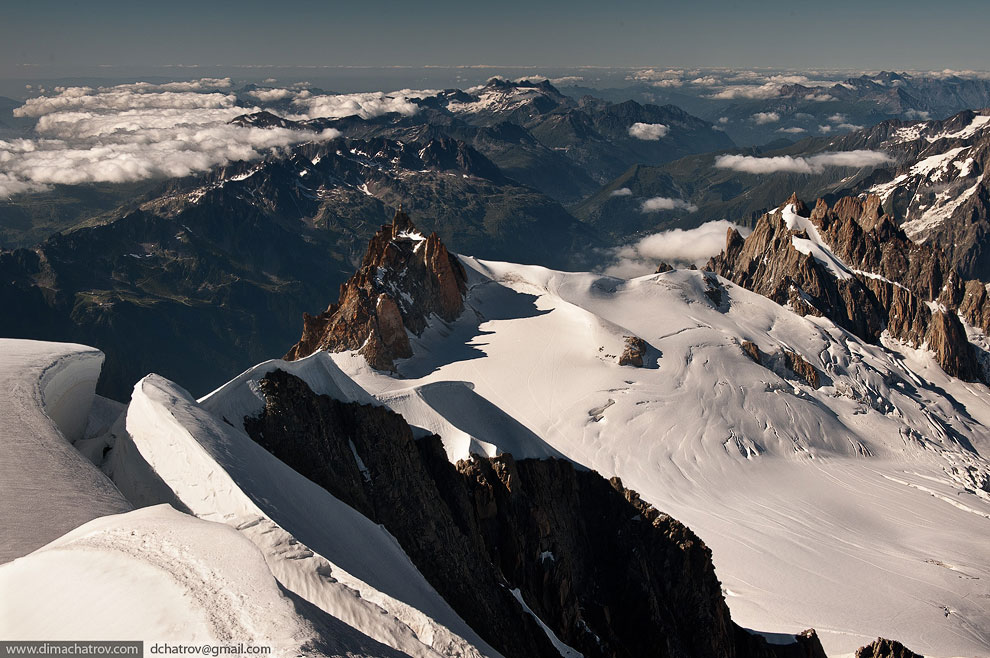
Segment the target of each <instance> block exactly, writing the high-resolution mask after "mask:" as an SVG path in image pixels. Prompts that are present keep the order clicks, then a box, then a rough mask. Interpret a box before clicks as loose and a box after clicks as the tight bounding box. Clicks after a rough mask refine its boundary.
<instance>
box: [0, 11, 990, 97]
mask: <svg viewBox="0 0 990 658" xmlns="http://www.w3.org/2000/svg"><path fill="white" fill-rule="evenodd" d="M985 9H986V6H985V3H983V2H980V1H979V0H949V1H947V2H942V3H939V4H938V5H936V6H932V5H930V4H929V3H923V2H918V1H914V0H908V1H902V2H894V1H892V0H874V1H873V2H865V3H864V2H851V1H849V0H838V1H835V2H830V3H827V4H826V3H814V4H813V3H800V4H796V3H793V2H784V1H783V0H769V1H765V2H759V3H753V2H733V1H731V0H708V1H704V2H695V3H691V4H690V5H688V6H685V5H683V4H682V3H673V2H652V3H647V2H629V1H627V2H620V3H613V4H609V5H602V4H600V3H591V2H585V1H580V2H567V3H565V2H562V1H560V0H553V1H549V2H542V3H523V2H519V1H518V0H510V1H508V2H503V3H498V4H497V5H496V4H493V5H490V6H487V7H478V6H465V5H463V4H461V3H455V2H450V1H448V0H443V1H440V2H434V3H430V4H429V5H428V6H416V7H409V6H404V5H400V4H398V3H394V2H365V3H358V4H349V3H348V4H345V3H340V2H316V1H314V0H295V1H293V2H288V3H282V4H280V5H279V6H278V11H273V10H272V8H271V6H270V5H268V4H267V3H260V2H256V1H254V0H248V1H245V2H239V3H237V4H231V3H214V4H204V3H192V2H189V1H188V0H178V1H176V2H171V3H168V4H167V5H165V4H163V5H141V6H139V7H137V6H134V5H131V4H127V3H123V2H120V1H119V0H104V1H100V2H94V3H88V4H86V5H85V6H82V5H75V4H70V3H66V2H62V1H56V0H41V1H39V2H33V3H20V4H17V5H11V6H8V7H7V8H5V17H4V26H3V27H0V78H3V79H8V80H10V79H27V78H32V79H39V78H59V77H74V76H87V75H94V74H95V73H97V72H100V71H104V72H107V71H109V72H112V73H113V74H114V75H116V74H117V73H124V72H125V71H126V72H127V73H126V74H125V76H129V75H132V74H134V75H150V74H152V73H153V72H154V71H156V70H159V69H160V70H175V71H182V70H184V69H186V68H194V69H197V70H208V71H212V70H224V69H229V70H235V69H240V68H244V67H258V68H261V69H278V68H282V67H289V68H300V69H304V68H307V67H352V66H367V67H374V68H388V67H395V66H409V67H414V68H421V67H429V66H437V67H441V68H455V67H458V66H465V67H470V66H485V67H489V68H504V69H517V68H534V67H536V68H551V69H552V68H558V69H559V68H568V69H574V68H579V67H584V66H599V67H604V68H640V67H651V66H664V67H693V68H715V67H726V66H731V68H741V69H746V68H751V69H755V68H767V67H769V68H775V69H776V68H787V69H790V70H800V69H819V68H828V69H832V70H836V69H849V70H871V71H877V70H898V71H900V70H932V71H941V70H943V69H956V70H967V69H975V70H979V69H985V68H987V67H988V66H990V57H988V55H990V50H988V47H987V45H986V40H985V34H986V33H987V32H988V30H990V12H986V11H985ZM946 22H951V23H952V29H951V30H948V29H945V27H946ZM785 62H786V67H784V66H782V64H783V63H785Z"/></svg>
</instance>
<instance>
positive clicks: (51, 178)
mask: <svg viewBox="0 0 990 658" xmlns="http://www.w3.org/2000/svg"><path fill="white" fill-rule="evenodd" d="M222 86H229V81H228V80H225V79H221V80H217V79H215V78H207V79H204V80H201V81H192V82H182V83H165V84H159V85H150V84H147V83H135V84H127V85H118V86H115V87H101V88H95V89H94V88H91V87H67V88H58V89H56V90H55V91H54V93H53V94H51V95H46V96H39V97H36V98H32V99H29V100H28V101H27V102H25V103H24V105H23V106H21V107H19V108H17V109H16V110H14V112H15V114H16V115H18V116H22V117H34V118H37V119H38V122H37V125H36V126H35V133H36V137H35V138H33V139H16V140H10V141H0V196H10V195H14V194H21V193H24V192H32V191H39V190H44V189H47V188H48V187H49V186H50V185H52V184H59V183H61V184H79V183H94V182H113V183H119V182H127V181H136V180H142V179H147V178H157V177H176V176H188V175H190V174H194V173H197V172H202V171H206V170H208V169H210V168H212V167H214V166H217V165H222V164H225V163H228V162H232V161H237V160H256V159H260V158H262V157H264V156H265V155H267V154H269V153H272V152H274V151H278V150H281V149H284V148H286V147H288V146H291V145H293V144H297V143H300V142H307V141H314V140H324V139H330V138H333V137H337V136H338V135H339V134H340V133H339V132H337V131H323V132H322V133H316V132H310V131H296V130H288V129H282V128H275V129H264V128H257V127H245V126H237V125H230V124H229V121H230V120H231V119H233V118H234V117H236V116H238V115H241V114H246V113H249V112H255V111H257V110H258V109H259V108H257V107H237V106H235V101H236V99H235V98H234V97H233V96H231V95H228V94H223V93H216V92H213V91H209V90H215V89H216V88H218V87H222ZM200 90H206V93H203V91H200Z"/></svg>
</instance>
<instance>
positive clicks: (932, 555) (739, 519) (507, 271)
mask: <svg viewBox="0 0 990 658" xmlns="http://www.w3.org/2000/svg"><path fill="white" fill-rule="evenodd" d="M464 262H465V265H466V266H467V268H468V271H469V276H470V285H471V289H470V292H469V295H468V298H467V303H468V308H467V310H466V312H465V313H464V315H463V316H462V317H461V319H459V320H458V321H457V322H455V323H453V324H451V325H445V324H443V323H441V322H439V321H435V322H434V324H433V326H432V327H431V328H430V329H429V330H428V331H427V332H426V333H425V334H424V336H423V337H422V338H420V339H418V340H416V341H415V345H414V351H415V354H416V356H414V357H413V358H411V359H408V360H405V361H403V362H400V364H399V369H400V372H401V373H402V375H403V376H404V377H403V378H393V377H390V376H387V375H385V374H383V373H378V372H375V371H373V370H371V369H369V368H368V367H367V366H366V364H365V362H364V359H363V357H361V356H358V355H355V354H353V353H344V354H336V355H333V359H334V361H335V362H336V363H338V364H339V365H340V366H341V368H342V369H343V370H344V371H345V372H348V373H349V374H351V375H352V376H354V377H355V379H356V380H357V381H358V382H359V383H360V384H361V385H362V386H364V387H365V388H366V389H367V390H368V391H369V392H371V393H372V394H374V395H375V396H377V397H378V398H379V399H381V400H383V401H384V402H385V403H387V404H391V405H394V406H395V408H396V409H397V410H399V411H400V412H401V413H403V415H405V416H406V417H407V418H408V419H409V420H410V422H411V423H413V424H415V425H419V426H421V427H424V428H426V429H429V430H431V431H440V433H441V435H442V436H444V437H445V439H447V440H448V444H447V449H448V454H449V456H450V457H451V458H452V459H457V458H462V457H464V456H466V455H467V453H468V452H469V451H473V452H480V453H484V454H492V453H493V452H497V451H500V450H505V451H509V452H512V453H513V454H516V455H517V456H527V455H531V456H537V457H538V456H544V455H547V454H550V453H551V452H552V451H559V453H561V454H563V455H566V456H567V457H569V458H571V459H573V460H575V461H577V462H579V463H581V464H583V465H585V466H588V467H591V468H594V469H596V470H598V471H600V472H601V473H602V474H603V475H605V476H612V475H618V476H620V477H621V478H622V479H623V482H624V484H625V485H626V486H628V487H631V488H633V489H636V490H638V491H639V492H640V493H641V494H642V496H643V498H645V499H646V500H648V501H650V502H651V503H653V504H654V505H655V506H657V507H658V508H660V509H662V510H664V511H666V512H668V513H670V514H672V515H673V516H675V517H676V518H678V519H680V520H681V521H683V522H685V523H686V524H688V525H689V526H690V527H691V528H692V529H693V530H695V531H696V532H697V533H698V534H699V535H700V536H701V537H702V539H704V540H705V542H706V543H707V544H708V545H709V546H710V547H711V548H712V550H713V552H714V560H715V564H716V568H717V573H718V575H719V577H720V579H721V580H722V582H723V584H724V588H725V592H726V595H727V599H728V602H729V606H730V608H731V610H732V615H733V618H734V619H735V620H736V621H737V622H739V623H741V624H742V625H744V626H747V627H749V628H754V629H758V630H761V631H769V632H796V631H800V630H802V629H804V628H806V627H809V626H814V627H815V628H817V629H818V631H819V633H820V634H821V635H822V639H823V643H824V644H825V648H826V650H827V651H828V652H829V653H830V655H844V654H851V653H852V652H853V651H854V650H855V649H856V648H857V647H859V646H862V645H864V644H866V643H868V642H870V641H872V640H873V639H874V638H876V637H877V636H878V635H883V636H886V637H893V638H897V639H899V640H901V641H903V642H905V643H906V644H907V645H908V646H910V647H911V648H912V649H914V650H916V651H920V652H923V653H925V655H934V656H957V655H986V654H987V653H988V652H990V589H988V583H990V543H988V542H987V538H988V537H990V497H988V495H987V494H986V492H982V491H979V490H978V486H977V484H976V483H978V482H979V481H980V478H981V477H985V474H986V473H987V465H988V463H987V461H986V460H985V459H984V457H982V456H981V455H984V456H985V455H987V454H988V450H990V440H988V434H987V428H988V427H990V401H988V400H990V399H988V395H987V388H986V387H985V386H983V385H979V384H968V383H965V382H961V381H959V380H955V379H952V378H950V377H948V376H946V375H945V374H944V373H943V372H942V371H941V370H940V369H939V368H938V367H937V366H936V365H934V363H933V361H932V359H931V356H930V354H928V353H926V352H924V351H914V350H910V349H906V348H902V347H899V346H898V345H896V344H895V343H893V342H890V341H886V344H887V345H888V347H889V348H890V349H885V348H883V347H879V346H871V345H867V344H864V343H863V342H862V341H860V340H859V339H857V338H855V337H854V336H851V335H850V334H848V333H846V332H844V331H842V330H840V329H838V328H836V327H835V326H834V325H833V324H832V323H831V322H829V321H827V320H823V319H820V318H812V317H808V318H802V317H799V316H797V315H795V314H793V313H791V312H790V311H788V310H786V309H784V308H782V307H780V306H778V305H776V304H774V303H773V302H771V301H769V300H767V299H766V298H764V297H761V296H759V295H756V294H753V293H750V292H748V291H746V290H743V289H741V288H739V287H737V286H734V285H732V284H729V283H727V282H724V285H725V288H726V293H727V297H728V304H727V305H726V304H725V303H723V304H722V305H721V307H719V308H716V306H715V305H714V304H713V303H712V302H710V301H709V299H708V298H707V297H706V296H705V294H704V291H705V289H706V286H707V284H706V281H705V277H704V275H703V274H702V273H701V272H695V271H686V270H681V271H673V272H668V273H665V274H659V275H653V276H647V277H642V278H639V279H634V280H631V281H624V280H620V279H614V278H607V277H600V276H597V275H594V274H585V273H562V272H555V271H551V270H547V269H544V268H540V267H535V266H521V265H511V264H505V263H495V262H487V261H478V260H474V259H471V258H465V259H464ZM627 335H637V336H640V337H641V338H643V339H645V340H646V341H647V342H648V343H649V344H650V346H651V350H650V353H649V354H648V357H647V363H646V366H647V367H645V368H642V369H640V368H632V367H620V366H618V365H617V356H618V355H619V354H620V353H621V351H622V349H623V343H624V336H627ZM743 340H750V341H753V342H754V343H756V344H757V345H758V346H759V348H760V349H761V351H762V352H763V353H764V355H765V361H767V362H771V363H770V364H769V365H770V368H767V367H764V366H761V365H758V364H757V363H755V362H753V361H752V360H750V359H749V358H748V357H747V356H746V355H745V354H744V353H743V351H742V350H741V348H740V347H739V344H740V342H741V341H743ZM783 348H787V349H789V350H792V351H795V352H797V353H799V354H801V355H802V356H804V357H805V358H806V359H807V360H808V361H809V362H810V363H812V364H813V365H814V366H815V367H816V368H817V369H818V370H819V371H820V372H821V373H822V382H823V386H822V388H820V389H819V390H814V389H812V388H810V387H809V386H807V385H806V384H804V383H803V382H802V381H801V380H800V379H799V378H797V377H796V376H794V375H793V374H788V372H787V371H786V369H784V367H783V366H782V365H780V359H779V358H773V355H777V354H779V353H780V351H781V350H782V349H783ZM444 382H447V383H444ZM444 390H449V391H451V392H452V394H453V395H454V396H456V399H457V402H456V404H455V403H454V400H453V399H450V400H444V395H443V394H442V391H444ZM479 414H482V416H481V418H483V419H484V420H485V422H478V417H479ZM500 418H506V419H508V418H511V419H514V421H516V422H515V423H514V424H513V422H512V421H509V420H505V421H504V423H505V424H504V425H503V424H502V423H503V421H502V420H500ZM517 425H519V426H517ZM503 427H504V428H507V429H508V431H506V432H501V431H500V430H501V429H502V428H503ZM451 428H453V431H451Z"/></svg>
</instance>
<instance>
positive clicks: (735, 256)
mask: <svg viewBox="0 0 990 658" xmlns="http://www.w3.org/2000/svg"><path fill="white" fill-rule="evenodd" d="M785 209H788V210H792V211H794V212H796V213H797V215H798V216H800V217H803V218H805V219H806V220H807V221H808V222H810V224H811V225H812V226H813V227H814V229H811V228H809V229H807V231H811V230H817V233H818V235H819V236H820V238H821V240H822V241H823V242H824V243H825V244H826V245H827V246H828V248H829V249H830V250H831V251H832V253H834V254H835V255H836V256H838V257H839V258H840V259H841V260H842V261H843V262H844V263H845V264H846V265H848V266H849V267H850V268H852V269H850V270H844V269H843V270H842V271H841V276H840V275H837V274H836V273H835V272H834V268H833V267H830V265H829V264H826V263H823V262H821V261H820V260H818V259H817V258H815V256H813V255H812V254H811V253H803V252H802V251H799V250H798V249H797V247H796V246H795V240H798V241H801V240H804V241H807V240H808V239H809V236H808V234H807V231H806V230H805V229H802V228H798V227H794V228H789V227H788V225H787V222H786V221H785V219H784V211H785ZM837 267H839V266H837ZM945 267H946V266H945V265H944V257H943V256H942V255H941V253H940V252H939V251H938V250H937V249H932V248H928V247H925V246H923V245H915V244H914V243H912V242H911V241H910V240H908V239H907V237H906V236H905V235H904V233H903V231H901V230H900V229H899V228H897V225H896V224H895V223H894V221H893V220H892V219H891V218H890V217H889V216H887V215H884V214H883V213H882V210H881V207H880V202H879V199H877V198H876V197H868V198H867V199H865V200H860V199H856V198H846V199H841V200H840V201H838V202H837V203H836V204H835V206H834V207H831V208H830V207H829V206H828V205H827V204H826V203H825V202H824V201H822V200H819V202H818V203H817V205H816V206H815V209H814V210H813V211H811V212H809V211H808V209H807V207H806V206H805V205H804V204H803V203H802V202H801V201H800V200H799V199H798V198H797V197H796V196H792V197H791V198H790V199H789V200H788V201H787V203H785V204H784V206H782V207H781V208H780V209H778V210H777V211H775V212H773V213H768V214H766V215H764V216H763V217H761V218H760V220H759V221H758V222H757V224H756V228H755V229H754V230H753V232H752V233H751V234H750V235H749V237H747V238H746V239H743V237H742V236H741V235H740V234H739V233H738V232H737V231H735V230H734V229H731V228H730V229H729V231H728V234H727V236H726V246H725V250H724V251H723V252H722V253H721V254H719V255H718V256H715V257H714V258H712V259H711V260H710V261H709V263H708V269H711V270H712V271H714V272H716V273H718V274H719V275H721V276H723V277H725V278H727V279H730V280H731V281H733V282H735V283H737V284H739V285H741V286H743V287H745V288H748V289H749V290H752V291H754V292H758V293H760V294H762V295H764V296H766V297H769V298H770V299H773V300H774V301H776V302H777V303H779V304H784V305H789V306H790V308H792V309H793V310H794V311H795V312H797V313H799V314H801V315H817V316H825V317H828V318H829V319H831V320H832V321H833V322H835V323H836V324H837V325H839V326H841V327H843V328H845V329H847V330H848V331H850V332H852V333H854V334H856V335H857V336H859V337H860V338H862V339H864V340H867V341H870V342H878V341H879V339H880V336H881V334H882V333H883V332H884V331H887V332H888V333H889V334H890V335H891V336H892V337H894V338H896V339H898V340H901V341H903V342H905V343H906V344H908V345H911V346H914V347H921V346H927V347H929V348H930V349H932V351H933V352H934V353H935V358H936V361H937V362H938V364H939V365H940V366H941V367H942V369H943V370H945V371H946V372H947V373H948V374H950V375H952V376H955V377H959V378H961V379H966V380H974V379H976V378H977V377H978V375H979V372H978V368H977V367H976V357H975V353H974V352H973V349H972V346H971V345H970V344H969V342H968V341H967V340H966V332H965V330H964V328H963V326H962V323H961V322H960V320H959V318H958V317H957V315H956V314H955V313H952V312H949V313H943V312H940V311H937V310H935V311H933V310H932V309H931V308H929V305H928V304H926V301H934V300H936V299H938V298H939V297H940V295H941V296H942V298H943V299H944V298H945V297H946V296H947V295H949V297H950V298H949V299H947V300H944V302H943V303H946V302H947V303H946V305H947V306H948V307H949V309H950V310H951V309H955V308H962V305H963V304H965V308H966V311H965V312H964V316H965V317H967V318H970V317H971V318H973V320H978V321H980V322H983V321H984V320H985V318H986V316H988V315H990V312H988V311H985V308H986V306H985V305H986V303H987V302H986V301H985V299H986V297H985V296H986V291H985V289H982V294H981V289H979V288H978V286H979V285H980V284H976V285H970V284H962V283H961V282H957V283H956V284H955V288H952V286H947V285H945V283H944V282H945V281H946V278H945V275H944V274H943V272H944V271H945ZM948 279H949V282H950V283H951V282H953V281H958V277H957V278H956V279H953V278H952V276H951V275H950V276H949V277H948ZM949 289H951V290H952V291H953V292H950V293H946V292H945V290H949ZM973 320H970V321H971V322H972V321H973ZM974 324H976V322H974ZM978 326H979V325H978ZM809 383H810V382H809Z"/></svg>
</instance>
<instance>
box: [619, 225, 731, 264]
mask: <svg viewBox="0 0 990 658" xmlns="http://www.w3.org/2000/svg"><path fill="white" fill-rule="evenodd" d="M730 227H731V228H734V229H736V230H737V231H740V232H741V233H742V234H743V235H748V233H749V229H745V228H743V227H741V226H738V225H736V224H733V223H731V222H728V221H725V220H724V219H723V220H719V221H717V222H708V223H706V224H702V225H701V226H699V227H698V228H693V229H688V230H684V229H679V228H678V229H674V230H672V231H664V232H662V233H655V234H653V235H649V236H647V237H645V238H643V239H642V240H639V241H638V242H636V243H634V244H630V245H626V246H624V247H619V248H618V249H615V250H613V251H612V254H611V255H612V257H613V258H614V259H615V262H614V263H613V264H612V265H611V266H609V267H608V268H607V269H606V270H605V273H606V274H609V275H611V276H619V277H622V278H627V279H628V278H632V277H637V276H643V275H644V274H652V273H653V272H655V271H656V269H657V264H658V263H660V262H661V261H663V262H666V263H670V264H672V265H690V264H695V265H698V266H701V265H704V264H705V262H707V261H708V259H709V258H711V257H712V256H714V255H716V254H718V253H720V252H721V251H722V249H724V248H725V235H726V232H727V230H728V229H729V228H730Z"/></svg>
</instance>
